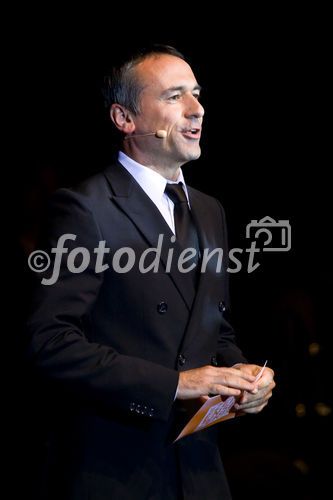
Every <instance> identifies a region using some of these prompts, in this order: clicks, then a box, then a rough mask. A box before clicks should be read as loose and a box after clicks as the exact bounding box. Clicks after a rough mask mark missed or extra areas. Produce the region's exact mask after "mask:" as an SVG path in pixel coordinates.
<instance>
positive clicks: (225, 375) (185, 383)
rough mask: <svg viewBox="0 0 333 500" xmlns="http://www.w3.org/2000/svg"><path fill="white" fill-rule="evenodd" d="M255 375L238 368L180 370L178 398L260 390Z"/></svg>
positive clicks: (236, 394)
mask: <svg viewBox="0 0 333 500" xmlns="http://www.w3.org/2000/svg"><path fill="white" fill-rule="evenodd" d="M254 380H255V376H254V375H249V374H245V373H242V372H240V370H237V369H236V368H225V367H221V368H219V367H215V366H203V367H201V368H195V369H193V370H187V371H184V372H180V374H179V381H178V388H177V399H194V398H197V397H199V396H204V395H207V394H214V395H217V394H220V395H222V396H236V397H237V396H240V395H241V394H242V391H248V392H250V393H251V394H256V393H257V392H258V387H257V383H254Z"/></svg>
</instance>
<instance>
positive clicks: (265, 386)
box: [234, 364, 276, 413]
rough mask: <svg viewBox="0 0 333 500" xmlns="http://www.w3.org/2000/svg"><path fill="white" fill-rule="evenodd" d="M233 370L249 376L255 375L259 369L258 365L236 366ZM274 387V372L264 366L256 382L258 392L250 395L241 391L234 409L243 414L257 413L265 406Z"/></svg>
mask: <svg viewBox="0 0 333 500" xmlns="http://www.w3.org/2000/svg"><path fill="white" fill-rule="evenodd" d="M234 368H237V369H238V370H241V371H242V372H245V373H247V374H251V375H256V374H257V373H259V371H260V369H261V367H260V366H258V365H250V364H243V365H237V366H234ZM275 385H276V384H275V382H274V371H273V370H272V369H271V368H268V367H267V366H266V367H265V368H264V371H263V373H262V376H261V377H260V379H259V380H258V392H257V393H256V394H251V392H247V391H243V394H242V395H241V396H240V397H239V399H238V400H237V402H236V403H235V405H234V407H235V409H236V410H237V411H241V412H244V413H259V412H260V411H261V410H262V409H263V408H264V407H265V406H266V405H267V403H268V400H269V399H270V398H271V396H272V390H273V389H274V387H275Z"/></svg>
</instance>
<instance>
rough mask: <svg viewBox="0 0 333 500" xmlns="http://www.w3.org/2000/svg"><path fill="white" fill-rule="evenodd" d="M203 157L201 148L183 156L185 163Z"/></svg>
mask: <svg viewBox="0 0 333 500" xmlns="http://www.w3.org/2000/svg"><path fill="white" fill-rule="evenodd" d="M200 156H201V149H200V147H197V148H196V149H195V150H192V151H186V152H185V153H184V155H183V161H184V163H186V162H188V161H192V160H197V159H198V158H200Z"/></svg>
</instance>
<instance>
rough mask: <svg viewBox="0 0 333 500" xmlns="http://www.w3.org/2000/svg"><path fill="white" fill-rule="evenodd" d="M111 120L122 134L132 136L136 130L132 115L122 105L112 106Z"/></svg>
mask: <svg viewBox="0 0 333 500" xmlns="http://www.w3.org/2000/svg"><path fill="white" fill-rule="evenodd" d="M110 118H111V120H112V121H113V123H114V124H115V126H116V127H117V129H118V130H120V132H123V133H124V134H132V133H133V132H134V130H135V123H134V121H133V118H132V114H131V113H130V112H129V111H128V109H126V108H125V107H124V106H122V105H121V104H112V106H111V109H110Z"/></svg>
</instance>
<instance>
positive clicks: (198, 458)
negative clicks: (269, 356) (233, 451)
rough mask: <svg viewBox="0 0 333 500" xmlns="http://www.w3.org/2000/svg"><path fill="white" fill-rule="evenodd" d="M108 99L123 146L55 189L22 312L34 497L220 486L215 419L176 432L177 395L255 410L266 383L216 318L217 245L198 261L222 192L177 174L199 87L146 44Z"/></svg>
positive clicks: (216, 241)
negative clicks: (41, 382) (42, 391)
mask: <svg viewBox="0 0 333 500" xmlns="http://www.w3.org/2000/svg"><path fill="white" fill-rule="evenodd" d="M105 96H106V99H107V100H109V105H110V116H111V119H112V121H113V123H114V125H115V126H116V128H117V129H118V131H119V132H120V134H121V136H122V146H121V151H120V153H119V156H118V159H117V161H115V162H114V164H112V165H111V166H110V167H108V168H107V169H106V170H105V171H104V172H103V173H100V174H97V175H95V176H94V177H92V178H90V179H88V180H87V181H85V182H83V183H82V184H80V185H79V186H77V187H75V188H72V189H60V190H59V191H58V192H57V193H56V194H55V195H54V196H53V197H52V199H51V201H50V206H49V210H48V215H47V221H46V223H45V230H44V233H43V247H44V249H46V250H48V251H49V255H50V256H53V257H54V258H53V262H52V265H53V267H52V271H51V272H49V273H47V271H45V272H44V273H42V274H39V275H38V281H39V284H37V285H36V293H35V294H34V298H33V308H32V313H31V315H30V317H29V320H28V332H29V336H30V356H31V359H32V360H33V362H34V365H35V366H36V367H37V369H38V370H39V372H40V373H41V376H43V377H45V379H46V380H47V381H49V384H50V393H49V394H50V396H51V400H52V404H53V408H54V423H53V433H52V438H51V442H50V449H49V456H48V460H47V466H46V474H45V484H44V485H43V498H45V499H58V500H59V499H61V500H69V499H71V500H74V499H75V500H76V499H77V500H84V499H90V500H106V499H108V500H109V499H116V500H118V499H132V498H133V499H134V498H135V499H156V500H163V499H177V498H184V499H191V500H193V499H202V498H205V497H207V498H209V499H210V500H212V499H228V498H230V492H229V489H228V484H227V481H226V478H225V475H224V471H223V466H222V463H221V459H220V455H219V450H218V446H217V434H216V433H217V425H215V426H211V427H209V428H207V429H205V430H202V431H200V432H197V433H194V434H192V435H189V436H187V437H185V438H183V439H181V440H180V441H179V442H177V443H173V441H174V439H175V437H176V435H177V433H178V432H179V430H180V429H181V427H182V425H183V424H184V422H185V421H186V418H187V413H186V408H187V403H188V402H190V401H193V400H195V399H196V398H198V397H199V396H205V395H206V396H207V395H209V394H214V395H216V394H221V395H233V396H235V397H236V399H237V401H238V403H237V404H238V407H237V408H238V409H240V410H243V411H244V412H248V413H251V412H252V413H256V412H258V411H261V410H262V408H263V407H264V406H265V405H266V404H267V401H268V399H269V398H270V396H271V391H272V389H273V387H274V381H273V372H272V370H270V369H269V368H266V369H265V371H264V373H263V377H262V378H261V380H260V382H259V383H258V382H254V380H255V374H256V373H257V371H258V367H257V366H255V365H250V364H248V363H247V361H246V359H245V358H244V356H243V355H242V353H241V351H240V350H239V348H238V347H237V345H236V343H235V335H234V332H233V330H232V328H231V326H230V325H229V324H228V322H227V321H226V319H225V317H224V315H225V310H226V308H227V307H228V302H229V298H228V286H227V275H226V265H225V258H224V259H223V265H222V266H219V265H218V264H219V260H218V253H214V254H212V256H211V258H210V259H209V260H208V261H207V262H206V266H205V269H204V267H202V268H201V263H202V262H203V260H204V256H205V251H208V252H212V251H213V250H215V249H222V250H223V251H224V256H225V255H226V253H227V240H226V223H225V218H224V212H223V209H222V207H221V205H220V204H219V202H218V201H217V200H216V199H214V198H211V197H210V196H207V195H205V194H203V193H201V192H199V191H197V190H195V189H192V188H190V187H187V186H186V184H185V181H184V178H183V174H182V171H181V166H182V165H183V164H184V163H186V162H188V161H190V160H194V159H196V158H198V157H199V156H200V146H199V140H200V133H201V127H202V120H203V114H204V110H203V107H202V106H201V104H200V102H199V96H200V86H199V85H198V83H197V81H196V79H195V77H194V75H193V73H192V70H191V68H190V66H189V65H188V64H187V62H186V61H185V60H184V58H183V56H182V55H181V54H180V53H179V52H177V51H176V50H175V49H173V48H171V47H166V46H155V47H154V48H153V49H150V50H147V51H146V52H142V53H140V54H136V55H135V56H133V57H132V58H130V59H128V60H127V61H125V62H124V63H123V64H122V65H121V66H119V67H117V68H115V69H114V71H113V73H112V75H111V76H110V78H109V81H108V85H107V88H106V90H105ZM156 131H158V132H157V133H156ZM175 184H178V186H177V187H175ZM175 191H176V195H175ZM178 195H179V197H180V198H181V200H180V199H178V198H177V197H175V196H178ZM179 210H182V211H183V212H182V213H181V214H180V212H179ZM161 235H162V238H161ZM175 236H176V237H175ZM190 243H191V247H190V248H192V250H194V251H193V252H191V251H190V252H189V253H188V254H187V252H188V248H186V246H189V244H190ZM184 247H185V248H184ZM51 249H53V251H52V252H51ZM154 249H156V251H154ZM184 252H185V253H184ZM101 255H102V257H104V260H103V261H102V259H101ZM156 255H157V259H156ZM187 257H188V258H187ZM186 262H187V264H186ZM190 268H191V269H190ZM201 271H202V272H201Z"/></svg>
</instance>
